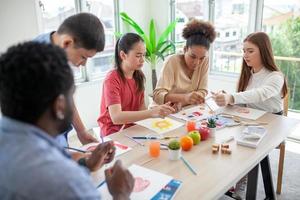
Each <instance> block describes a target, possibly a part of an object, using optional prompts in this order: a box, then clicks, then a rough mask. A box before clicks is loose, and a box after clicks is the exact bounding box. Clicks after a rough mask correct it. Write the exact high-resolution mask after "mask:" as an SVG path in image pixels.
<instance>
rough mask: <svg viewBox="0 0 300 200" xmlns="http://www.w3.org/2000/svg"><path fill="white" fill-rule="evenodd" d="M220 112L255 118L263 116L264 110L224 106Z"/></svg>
mask: <svg viewBox="0 0 300 200" xmlns="http://www.w3.org/2000/svg"><path fill="white" fill-rule="evenodd" d="M221 113H223V114H228V115H233V116H237V117H241V118H245V119H251V120H257V119H258V118H260V117H261V116H263V115H264V114H265V113H266V111H262V110H257V109H253V108H247V107H240V106H226V107H224V108H223V109H222V111H221Z"/></svg>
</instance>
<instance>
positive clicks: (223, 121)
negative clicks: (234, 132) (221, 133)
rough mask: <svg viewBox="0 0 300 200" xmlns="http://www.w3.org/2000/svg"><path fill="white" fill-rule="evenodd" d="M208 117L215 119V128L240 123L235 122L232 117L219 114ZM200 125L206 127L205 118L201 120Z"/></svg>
mask: <svg viewBox="0 0 300 200" xmlns="http://www.w3.org/2000/svg"><path fill="white" fill-rule="evenodd" d="M209 118H212V119H214V120H216V128H217V129H221V128H225V127H232V126H237V125H239V124H240V123H237V122H235V121H234V120H233V119H232V118H227V117H223V116H221V115H214V116H211V117H209ZM200 126H201V127H207V120H202V121H201V124H200Z"/></svg>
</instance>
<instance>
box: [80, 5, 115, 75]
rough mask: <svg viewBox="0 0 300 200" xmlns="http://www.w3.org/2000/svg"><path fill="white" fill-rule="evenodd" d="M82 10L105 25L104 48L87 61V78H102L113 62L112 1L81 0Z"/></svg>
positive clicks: (113, 27)
mask: <svg viewBox="0 0 300 200" xmlns="http://www.w3.org/2000/svg"><path fill="white" fill-rule="evenodd" d="M82 5H83V6H82V8H83V10H85V11H87V12H90V13H93V14H94V15H96V16H97V17H99V19H100V20H101V21H102V23H103V25H104V27H105V48H104V51H103V52H100V53H98V54H96V55H95V57H93V58H92V59H90V60H89V62H88V63H87V68H88V79H89V80H92V79H98V78H103V77H104V76H105V74H106V72H108V71H109V70H110V69H111V67H112V63H113V54H114V48H115V47H114V44H115V36H114V32H115V31H116V27H115V17H114V16H115V10H114V1H112V0H83V1H82Z"/></svg>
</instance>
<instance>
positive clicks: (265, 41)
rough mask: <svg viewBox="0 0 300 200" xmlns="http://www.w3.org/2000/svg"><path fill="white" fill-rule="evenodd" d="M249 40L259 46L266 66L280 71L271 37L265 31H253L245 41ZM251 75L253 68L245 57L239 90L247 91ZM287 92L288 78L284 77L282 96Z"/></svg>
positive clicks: (271, 69)
mask: <svg viewBox="0 0 300 200" xmlns="http://www.w3.org/2000/svg"><path fill="white" fill-rule="evenodd" d="M247 41H248V42H251V43H252V44H254V45H255V46H257V47H258V49H259V51H260V57H261V61H262V64H263V66H264V67H265V68H267V69H268V70H270V71H279V72H280V69H279V68H278V67H277V66H276V64H275V60H274V55H273V51H272V45H271V41H270V38H269V36H268V35H267V34H266V33H264V32H256V33H251V34H250V35H248V36H247V37H246V38H245V39H244V42H247ZM250 77H251V68H250V67H249V66H248V65H247V63H246V61H245V59H244V58H243V64H242V71H241V75H240V79H239V82H238V88H237V89H238V92H242V91H245V89H246V88H247V85H248V83H249V80H250ZM287 92H288V89H287V82H286V79H284V84H283V86H282V90H281V97H282V98H284V97H285V96H286V95H287Z"/></svg>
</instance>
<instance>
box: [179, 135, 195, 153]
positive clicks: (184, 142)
mask: <svg viewBox="0 0 300 200" xmlns="http://www.w3.org/2000/svg"><path fill="white" fill-rule="evenodd" d="M180 146H181V148H182V150H184V151H189V150H190V149H191V148H192V147H193V139H192V138H191V137H189V136H183V137H182V138H180Z"/></svg>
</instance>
